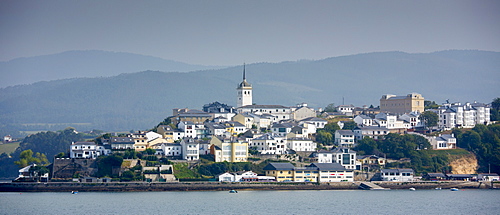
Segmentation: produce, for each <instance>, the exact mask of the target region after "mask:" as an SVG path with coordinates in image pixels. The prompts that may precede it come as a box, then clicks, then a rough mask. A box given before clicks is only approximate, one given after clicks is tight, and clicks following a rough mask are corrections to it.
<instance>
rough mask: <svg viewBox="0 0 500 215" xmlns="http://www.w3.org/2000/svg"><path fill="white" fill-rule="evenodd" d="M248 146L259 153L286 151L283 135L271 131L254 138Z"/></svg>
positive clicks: (280, 152)
mask: <svg viewBox="0 0 500 215" xmlns="http://www.w3.org/2000/svg"><path fill="white" fill-rule="evenodd" d="M248 146H249V147H250V148H254V149H256V150H257V151H259V152H260V153H261V154H285V151H286V141H285V136H282V135H278V134H273V133H266V134H264V135H262V136H260V137H257V138H254V139H253V140H252V141H251V142H250V143H249V145H248Z"/></svg>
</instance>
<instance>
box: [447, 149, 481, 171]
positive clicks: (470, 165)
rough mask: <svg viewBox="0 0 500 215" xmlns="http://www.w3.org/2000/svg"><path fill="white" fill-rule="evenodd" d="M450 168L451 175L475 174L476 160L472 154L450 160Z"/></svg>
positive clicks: (477, 166)
mask: <svg viewBox="0 0 500 215" xmlns="http://www.w3.org/2000/svg"><path fill="white" fill-rule="evenodd" d="M450 166H451V173H452V174H475V173H477V169H478V168H479V165H478V163H477V158H476V156H475V155H474V154H472V153H471V154H468V155H462V156H459V157H455V158H452V161H451V162H450Z"/></svg>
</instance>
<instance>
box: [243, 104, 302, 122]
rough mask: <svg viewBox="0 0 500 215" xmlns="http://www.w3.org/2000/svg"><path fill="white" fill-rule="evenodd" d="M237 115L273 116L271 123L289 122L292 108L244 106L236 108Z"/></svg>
mask: <svg viewBox="0 0 500 215" xmlns="http://www.w3.org/2000/svg"><path fill="white" fill-rule="evenodd" d="M238 113H254V114H257V115H262V114H269V115H272V116H273V119H272V122H279V121H282V120H290V119H291V118H292V108H290V107H285V106H282V105H246V106H242V107H238Z"/></svg>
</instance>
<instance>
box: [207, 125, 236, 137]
mask: <svg viewBox="0 0 500 215" xmlns="http://www.w3.org/2000/svg"><path fill="white" fill-rule="evenodd" d="M205 129H206V130H207V135H210V136H228V137H229V136H230V134H229V133H228V132H227V129H226V126H225V125H224V124H223V123H216V122H205Z"/></svg>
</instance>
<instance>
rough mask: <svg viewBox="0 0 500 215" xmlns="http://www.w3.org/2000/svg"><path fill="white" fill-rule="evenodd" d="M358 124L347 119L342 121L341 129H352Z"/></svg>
mask: <svg viewBox="0 0 500 215" xmlns="http://www.w3.org/2000/svg"><path fill="white" fill-rule="evenodd" d="M357 126H358V125H357V124H356V122H354V121H347V122H344V127H342V129H343V130H353V129H355V128H356V127H357Z"/></svg>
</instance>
